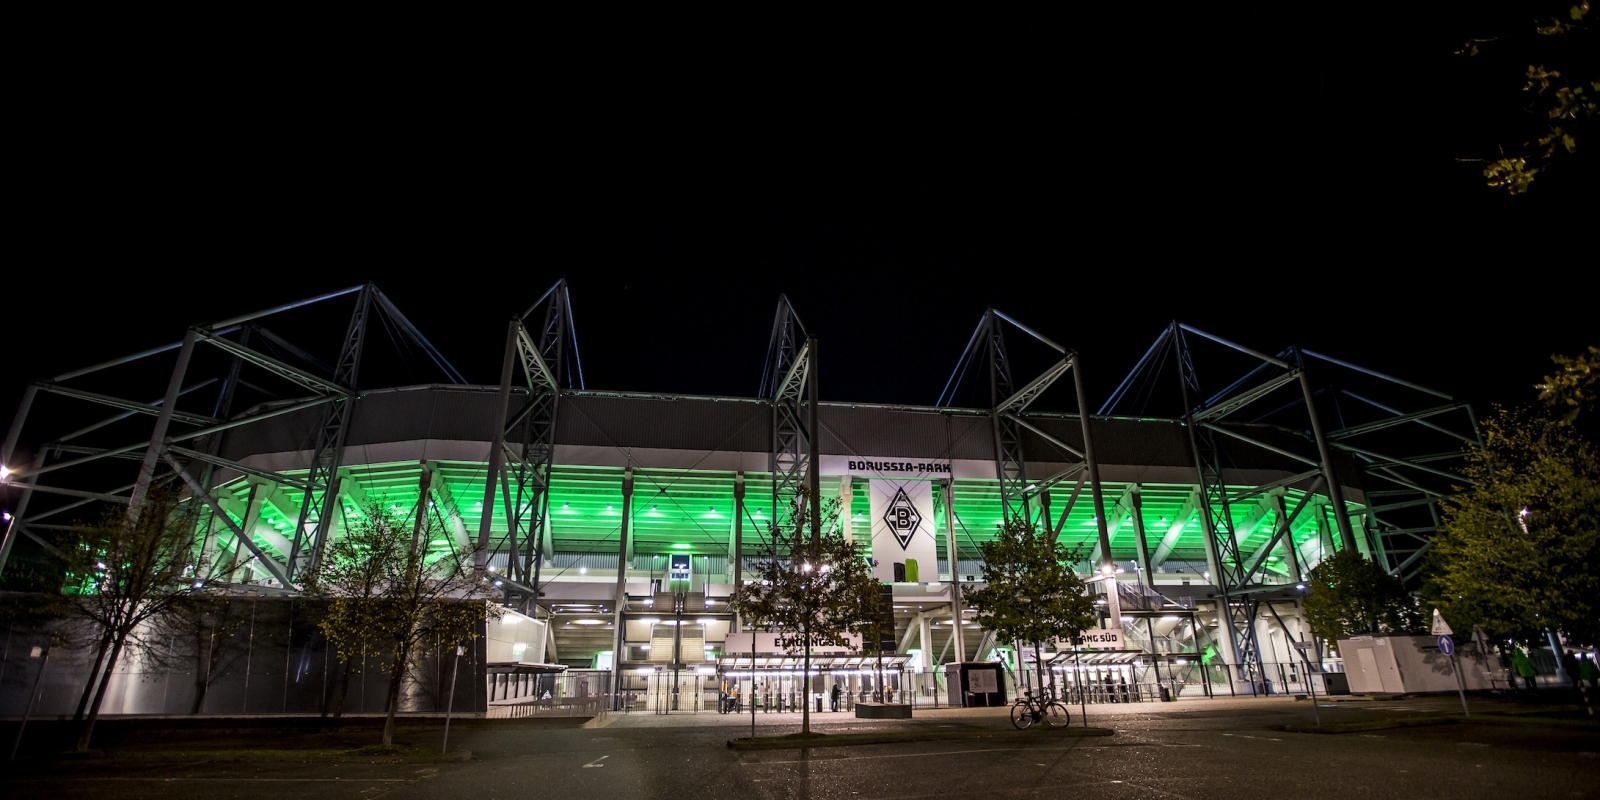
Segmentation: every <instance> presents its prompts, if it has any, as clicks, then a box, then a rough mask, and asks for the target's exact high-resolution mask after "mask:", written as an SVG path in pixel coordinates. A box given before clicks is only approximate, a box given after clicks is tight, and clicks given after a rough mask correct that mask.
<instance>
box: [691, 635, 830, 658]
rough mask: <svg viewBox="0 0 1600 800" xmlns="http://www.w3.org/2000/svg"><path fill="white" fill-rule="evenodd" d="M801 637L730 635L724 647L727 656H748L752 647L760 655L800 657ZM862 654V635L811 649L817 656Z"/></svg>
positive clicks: (723, 651)
mask: <svg viewBox="0 0 1600 800" xmlns="http://www.w3.org/2000/svg"><path fill="white" fill-rule="evenodd" d="M799 639H800V637H799V636H798V635H791V634H786V633H730V634H728V638H727V641H725V642H724V643H723V645H722V654H723V655H725V656H741V655H748V654H749V653H750V652H752V651H751V647H752V646H754V648H755V650H754V652H755V653H756V654H758V655H796V656H797V655H800V654H801V652H800V641H799ZM859 652H861V634H859V633H851V634H846V635H845V636H844V637H843V638H842V639H839V640H838V641H834V642H827V643H824V644H821V645H818V646H816V647H813V648H811V654H812V655H815V656H842V655H851V654H854V653H859Z"/></svg>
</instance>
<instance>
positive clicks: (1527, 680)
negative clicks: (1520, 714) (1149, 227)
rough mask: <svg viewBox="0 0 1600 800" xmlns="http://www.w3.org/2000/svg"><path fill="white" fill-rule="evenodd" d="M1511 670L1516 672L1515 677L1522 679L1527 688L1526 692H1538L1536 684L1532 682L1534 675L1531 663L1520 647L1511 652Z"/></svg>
mask: <svg viewBox="0 0 1600 800" xmlns="http://www.w3.org/2000/svg"><path fill="white" fill-rule="evenodd" d="M1511 668H1512V669H1513V670H1515V671H1516V673H1517V677H1519V678H1521V679H1522V683H1523V685H1524V686H1526V687H1527V689H1528V691H1530V692H1537V691H1538V690H1539V687H1538V684H1537V683H1536V682H1535V681H1534V675H1535V674H1536V673H1535V672H1534V670H1533V661H1532V660H1530V659H1529V658H1528V654H1527V653H1525V652H1523V650H1522V648H1520V647H1518V648H1517V649H1515V650H1512V651H1511Z"/></svg>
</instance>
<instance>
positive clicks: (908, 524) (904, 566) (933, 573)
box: [867, 479, 939, 583]
mask: <svg viewBox="0 0 1600 800" xmlns="http://www.w3.org/2000/svg"><path fill="white" fill-rule="evenodd" d="M867 495H868V497H870V498H871V499H872V576H873V577H874V578H877V579H878V580H879V581H881V582H883V583H933V582H935V581H938V580H939V574H938V573H939V544H938V542H939V540H938V539H937V538H935V537H934V534H933V484H932V483H931V482H929V481H917V480H890V479H882V480H870V481H867Z"/></svg>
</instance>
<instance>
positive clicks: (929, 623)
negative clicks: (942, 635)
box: [917, 614, 933, 672]
mask: <svg viewBox="0 0 1600 800" xmlns="http://www.w3.org/2000/svg"><path fill="white" fill-rule="evenodd" d="M919 621H920V622H921V623H922V624H921V626H920V627H919V628H918V630H917V643H918V644H919V645H920V646H921V647H922V671H923V672H932V671H933V619H932V618H930V617H929V616H928V615H927V614H923V615H922V618H921V619H920V620H919Z"/></svg>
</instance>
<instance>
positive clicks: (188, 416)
mask: <svg viewBox="0 0 1600 800" xmlns="http://www.w3.org/2000/svg"><path fill="white" fill-rule="evenodd" d="M37 385H38V387H39V389H40V390H41V391H46V392H49V393H51V394H55V395H60V396H62V397H71V398H73V399H75V400H85V401H88V402H90V403H98V404H100V405H103V406H109V407H111V408H120V409H122V410H123V411H130V412H133V413H135V414H146V415H149V416H152V417H153V416H156V415H157V414H160V413H161V402H160V401H157V402H155V403H141V402H138V401H137V400H124V399H122V398H120V397H112V396H111V395H105V394H98V393H96V392H86V391H84V390H82V389H73V388H70V387H66V386H62V385H60V384H56V383H48V382H42V381H41V382H39V383H38V384H37ZM194 388H195V387H191V388H190V389H189V390H188V391H193V390H194ZM183 393H184V392H183V391H181V390H180V392H179V394H180V395H181V394H183ZM172 419H173V421H175V422H185V423H188V424H190V425H215V424H216V423H217V422H218V421H219V420H215V419H212V418H211V417H208V416H206V415H204V414H194V413H191V412H188V411H177V410H174V411H173V412H172Z"/></svg>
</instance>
